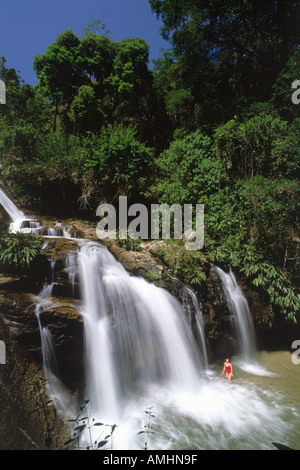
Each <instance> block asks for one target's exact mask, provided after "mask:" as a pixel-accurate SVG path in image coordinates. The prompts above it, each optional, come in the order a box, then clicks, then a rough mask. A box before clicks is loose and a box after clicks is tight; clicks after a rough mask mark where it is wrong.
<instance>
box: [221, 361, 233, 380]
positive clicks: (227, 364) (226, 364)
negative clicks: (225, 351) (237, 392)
mask: <svg viewBox="0 0 300 470" xmlns="http://www.w3.org/2000/svg"><path fill="white" fill-rule="evenodd" d="M225 371H226V377H227V378H228V382H229V383H232V382H231V378H232V377H234V375H233V370H232V364H231V362H230V360H229V358H227V359H226V360H225V362H224V369H223V372H222V375H224V372H225Z"/></svg>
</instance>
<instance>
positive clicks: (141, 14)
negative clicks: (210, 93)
mask: <svg viewBox="0 0 300 470" xmlns="http://www.w3.org/2000/svg"><path fill="white" fill-rule="evenodd" d="M91 17H92V18H94V19H97V18H101V19H102V20H103V22H104V24H105V25H106V27H107V29H108V30H110V31H111V34H110V37H111V39H113V40H115V41H119V40H121V39H125V38H128V37H141V38H143V39H145V40H146V41H147V43H148V44H149V45H150V62H151V61H152V60H153V59H156V58H157V57H158V56H159V50H160V49H162V48H167V47H168V43H167V42H166V41H164V40H163V39H162V37H161V35H160V27H161V23H160V22H159V21H158V20H157V18H156V15H155V14H153V13H152V12H151V8H150V5H149V2H148V0H0V56H4V57H5V58H6V59H7V63H6V66H7V67H13V68H15V69H16V70H18V71H20V75H21V77H22V78H23V79H24V81H25V82H27V83H30V84H31V85H33V84H35V83H37V79H36V76H35V73H34V71H33V67H32V64H33V60H34V56H35V55H37V54H42V53H43V52H45V50H46V48H47V46H48V45H49V44H51V43H52V42H54V41H55V40H56V37H57V35H58V34H60V33H62V32H63V31H65V30H66V29H67V28H72V29H73V31H74V32H75V33H77V34H78V35H79V36H80V35H81V34H82V29H83V27H84V26H86V24H87V23H88V21H89V20H90V18H91ZM150 66H151V63H150Z"/></svg>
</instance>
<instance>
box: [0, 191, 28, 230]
mask: <svg viewBox="0 0 300 470" xmlns="http://www.w3.org/2000/svg"><path fill="white" fill-rule="evenodd" d="M0 204H1V205H2V207H3V208H4V209H5V211H6V212H7V214H8V215H9V217H10V218H11V220H12V221H13V222H16V221H17V220H20V219H24V214H23V212H22V211H20V210H19V209H18V208H17V206H16V205H15V204H14V203H13V202H12V201H11V200H10V199H9V197H7V196H6V194H5V193H4V192H3V191H2V189H0Z"/></svg>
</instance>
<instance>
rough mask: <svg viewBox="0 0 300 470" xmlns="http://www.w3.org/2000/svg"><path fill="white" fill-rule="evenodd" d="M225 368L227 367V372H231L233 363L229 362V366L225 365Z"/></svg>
mask: <svg viewBox="0 0 300 470" xmlns="http://www.w3.org/2000/svg"><path fill="white" fill-rule="evenodd" d="M225 368H226V373H227V374H230V373H231V365H230V364H228V366H226V365H225Z"/></svg>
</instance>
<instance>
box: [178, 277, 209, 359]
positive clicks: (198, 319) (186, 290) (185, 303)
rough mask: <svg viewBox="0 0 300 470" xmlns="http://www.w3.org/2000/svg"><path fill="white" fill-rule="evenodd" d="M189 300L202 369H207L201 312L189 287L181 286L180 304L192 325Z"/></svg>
mask: <svg viewBox="0 0 300 470" xmlns="http://www.w3.org/2000/svg"><path fill="white" fill-rule="evenodd" d="M189 300H191V301H192V304H193V311H194V312H193V314H194V318H195V323H196V332H197V335H198V337H199V343H200V344H199V346H200V349H201V353H202V356H203V361H204V367H205V368H207V367H208V358H207V347H206V340H205V336H204V326H203V315H202V310H201V308H200V305H199V302H198V299H197V297H196V294H195V292H193V291H192V290H191V289H190V288H189V287H187V286H183V298H182V303H183V306H184V307H185V310H186V311H187V312H188V315H189V319H190V323H191V324H192V312H191V308H190V302H189Z"/></svg>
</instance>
